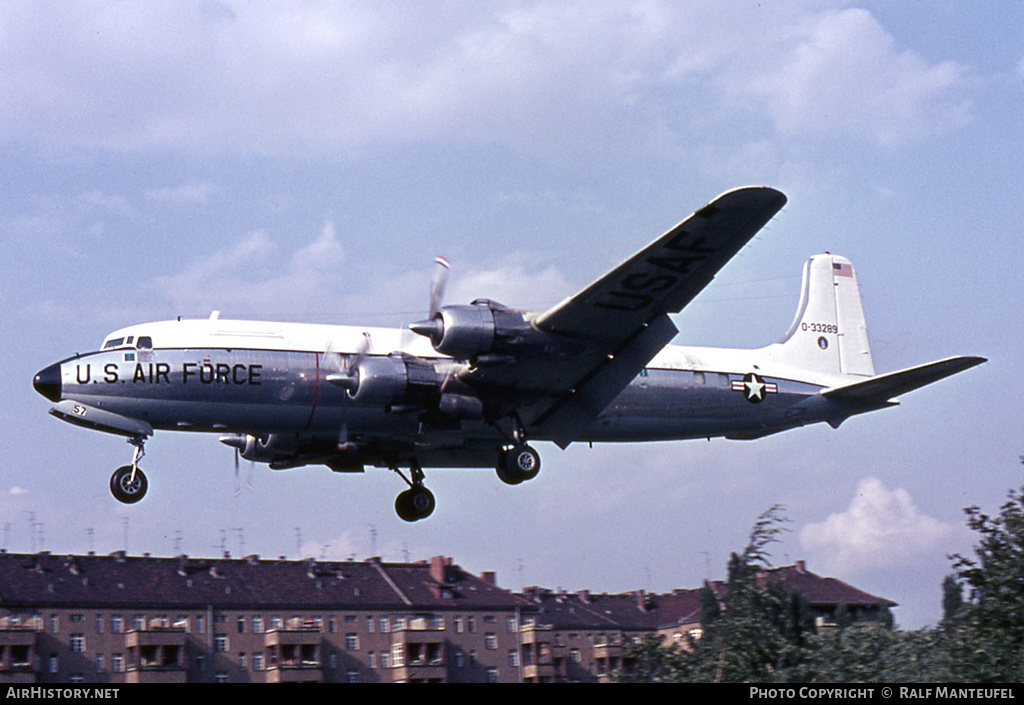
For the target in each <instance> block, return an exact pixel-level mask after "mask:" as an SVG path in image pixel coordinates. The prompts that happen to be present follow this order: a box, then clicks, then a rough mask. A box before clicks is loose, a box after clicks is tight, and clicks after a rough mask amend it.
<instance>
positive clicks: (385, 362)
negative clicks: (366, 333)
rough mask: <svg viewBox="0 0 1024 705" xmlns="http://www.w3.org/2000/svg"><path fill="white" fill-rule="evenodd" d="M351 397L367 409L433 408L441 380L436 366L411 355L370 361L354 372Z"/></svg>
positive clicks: (396, 355) (393, 355) (349, 392)
mask: <svg viewBox="0 0 1024 705" xmlns="http://www.w3.org/2000/svg"><path fill="white" fill-rule="evenodd" d="M353 377H354V380H353V383H352V385H351V386H350V388H349V391H348V394H349V396H350V397H351V398H352V399H353V400H354V401H355V402H356V403H358V404H362V405H364V406H374V407H382V408H384V409H393V408H395V407H399V406H404V405H409V406H433V405H434V404H436V402H437V398H438V396H439V395H440V390H441V380H440V379H439V377H438V374H437V371H436V370H435V369H434V365H433V364H432V363H430V362H427V361H424V360H420V359H419V358H416V357H413V356H411V355H401V354H392V355H388V356H387V357H376V356H375V357H367V358H365V359H364V360H362V361H361V362H360V363H359V364H358V365H357V366H356V368H355V370H354V371H353Z"/></svg>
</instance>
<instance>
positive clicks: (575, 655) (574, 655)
mask: <svg viewBox="0 0 1024 705" xmlns="http://www.w3.org/2000/svg"><path fill="white" fill-rule="evenodd" d="M569 660H570V661H572V662H573V663H579V662H580V650H579V649H569Z"/></svg>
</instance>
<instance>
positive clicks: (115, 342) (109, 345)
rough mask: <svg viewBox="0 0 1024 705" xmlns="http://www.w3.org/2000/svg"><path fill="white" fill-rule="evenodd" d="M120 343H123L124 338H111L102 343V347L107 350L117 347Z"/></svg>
mask: <svg viewBox="0 0 1024 705" xmlns="http://www.w3.org/2000/svg"><path fill="white" fill-rule="evenodd" d="M122 345H124V338H111V339H110V340H108V341H107V342H105V343H104V344H103V349H104V350H109V349H110V348H117V347H120V346H122Z"/></svg>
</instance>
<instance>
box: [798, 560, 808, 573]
mask: <svg viewBox="0 0 1024 705" xmlns="http://www.w3.org/2000/svg"><path fill="white" fill-rule="evenodd" d="M796 572H797V573H806V572H807V562H806V561H797V562H796Z"/></svg>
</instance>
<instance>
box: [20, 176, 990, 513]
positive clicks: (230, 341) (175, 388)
mask: <svg viewBox="0 0 1024 705" xmlns="http://www.w3.org/2000/svg"><path fill="white" fill-rule="evenodd" d="M785 203H786V197H785V196H784V195H783V194H782V193H781V192H779V191H777V190H775V189H772V188H768V187H756V186H755V187H744V188H738V189H734V190H732V191H728V192H726V193H724V194H722V195H721V196H719V197H718V198H716V199H714V200H713V201H711V202H710V203H709V204H708V205H706V206H704V207H703V208H700V209H699V210H697V211H696V212H695V213H693V215H691V216H690V217H689V218H687V219H685V220H684V221H682V222H681V223H680V224H678V225H677V226H675V227H674V228H672V229H671V230H669V231H668V232H667V233H665V234H664V235H662V236H661V237H659V238H657V239H656V240H654V241H653V242H652V243H651V244H649V245H647V246H646V247H644V248H643V249H641V250H640V251H639V252H637V253H636V254H635V255H633V256H632V257H630V258H629V259H627V260H626V261H625V262H623V263H622V264H620V265H619V266H617V267H615V268H614V269H612V270H611V271H610V272H608V273H607V274H605V275H604V276H602V277H600V278H599V279H597V280H596V281H594V282H593V283H592V284H590V285H589V286H587V287H586V288H584V289H583V290H581V291H579V292H578V293H576V294H574V295H573V296H570V297H569V298H567V299H565V300H564V301H562V302H561V303H559V304H557V305H555V306H554V307H552V308H550V309H548V310H547V311H543V312H539V313H537V312H528V311H521V310H516V309H512V308H508V307H506V306H504V305H502V304H500V303H497V302H496V301H492V300H488V299H477V300H475V301H473V302H472V303H470V304H468V305H450V306H442V305H441V299H442V297H443V290H444V286H445V282H446V279H447V273H448V269H449V265H448V263H447V261H446V260H444V259H443V258H438V269H437V272H438V275H437V276H435V279H434V282H433V284H432V289H431V294H430V303H429V307H428V317H427V318H426V319H425V320H423V321H419V322H416V323H413V324H411V325H409V326H408V327H407V328H398V329H385V328H363V327H354V326H341V325H319V324H317V325H314V324H302V323H274V322H266V321H249V320H227V319H222V318H220V315H219V313H218V312H214V313H213V314H212V315H211V316H210V317H209V318H208V319H186V320H182V319H178V320H172V321H162V322H155V323H145V324H141V325H133V326H129V327H127V328H122V329H120V330H117V331H115V332H113V333H111V334H110V335H108V336H107V337H106V338H105V339H104V341H103V344H102V345H101V346H100V349H99V350H96V351H94V352H89V353H84V354H76V355H74V356H73V357H69V358H67V359H64V360H62V361H60V362H57V363H55V364H52V365H50V366H48V367H46V368H45V369H43V370H41V371H40V372H39V373H38V374H37V375H36V376H35V378H34V381H33V384H34V387H35V389H36V390H37V391H38V392H39V393H40V394H42V395H43V396H44V397H46V398H47V399H49V400H51V401H52V402H55V403H54V405H53V406H52V408H51V409H50V413H51V414H52V415H53V416H55V417H57V418H58V419H61V420H63V421H67V422H70V423H72V424H75V425H78V426H83V427H86V428H92V429H96V430H99V431H103V432H106V433H110V434H115V435H120V436H124V437H126V438H127V440H128V442H129V443H130V444H131V445H132V446H133V447H134V452H133V457H132V461H131V463H130V464H128V465H123V466H121V467H119V468H117V470H115V471H114V473H113V475H112V476H111V478H110V489H111V492H112V494H113V495H114V497H115V498H116V499H117V500H119V501H121V502H124V503H129V504H130V503H134V502H138V501H139V500H141V499H142V498H143V496H144V495H145V494H146V490H147V487H148V480H147V478H146V475H145V474H144V473H143V472H142V470H141V469H140V468H139V461H140V460H141V458H142V456H143V455H144V452H145V450H144V446H145V442H146V440H147V439H148V438H149V437H150V436H152V435H153V433H154V431H156V430H170V431H193V432H205V433H216V434H220V440H221V441H222V442H223V443H225V444H227V445H228V446H231V447H233V448H235V449H236V462H237V458H238V456H239V455H240V456H241V457H242V458H244V459H246V460H250V461H254V462H261V463H269V465H270V467H271V468H272V469H276V470H283V469H290V468H298V467H302V466H306V465H326V466H327V467H328V468H330V469H331V470H333V471H335V472H362V471H363V470H364V468H365V467H366V466H375V467H382V468H389V469H391V470H393V471H395V472H396V473H397V474H398V475H399V476H400V477H401V478H402V479H403V480H404V482H405V484H406V485H407V488H406V489H404V490H403V491H402V492H401V493H400V494H399V495H398V497H397V498H396V500H395V510H396V512H397V513H398V515H399V517H401V518H402V519H403V520H405V521H410V522H412V521H417V520H420V519H423V518H425V517H427V516H429V515H430V514H431V513H432V512H433V511H434V507H435V504H436V502H435V498H434V495H433V494H432V493H431V491H430V490H429V489H427V487H426V486H425V484H424V480H425V476H424V472H423V469H424V468H488V467H490V468H495V469H496V471H497V474H498V477H499V478H500V479H501V480H502V481H503V482H505V483H507V484H510V485H516V484H519V483H522V482H524V481H527V480H530V479H532V478H534V477H535V476H536V475H537V474H538V472H539V470H540V464H541V459H540V455H539V454H538V453H537V451H536V450H535V449H534V447H533V446H532V445H530V442H532V441H550V442H554V443H555V444H556V445H557V446H559V447H561V448H563V449H564V448H566V447H568V446H569V445H570V444H571V443H575V442H588V443H594V442H638V441H657V440H678V439H692V438H708V439H710V438H712V437H725V438H728V439H746V440H751V439H757V438H762V437H764V436H768V435H770V434H774V433H779V432H781V431H785V430H788V429H792V428H797V427H800V426H805V425H807V424H812V423H819V422H825V423H828V424H829V425H830V426H832V427H833V428H838V427H839V425H840V424H841V423H843V421H845V420H846V419H847V418H849V417H851V416H854V415H856V414H862V413H865V412H868V411H874V410H877V409H882V408H885V407H889V406H893V405H895V404H897V403H898V401H897V400H896V397H898V396H900V395H902V394H904V393H906V392H909V391H912V390H914V389H917V388H919V387H922V386H924V385H927V384H930V383H932V382H935V381H938V380H940V379H943V378H945V377H948V376H950V375H953V374H956V373H959V372H962V371H964V370H967V369H969V368H971V367H974V366H975V365H979V364H981V363H983V362H986V360H985V359H984V358H981V357H967V356H960V357H950V358H946V359H943V360H938V361H936V362H930V363H927V364H924V365H919V366H916V367H911V368H908V369H904V370H900V371H897V372H890V373H887V374H881V375H876V374H875V370H874V365H873V362H872V358H871V350H870V346H869V344H868V334H867V327H866V324H865V319H864V312H863V308H862V306H861V301H860V293H859V289H858V286H857V277H856V275H855V272H854V269H853V265H852V264H851V263H850V261H849V260H848V259H846V258H844V257H841V256H838V255H834V254H828V253H826V254H821V255H815V256H814V257H811V258H810V260H809V261H808V262H807V263H806V264H805V266H804V270H803V283H802V292H801V298H800V303H799V307H798V310H797V313H796V317H795V319H794V321H793V324H792V325H791V327H790V329H789V331H788V332H787V333H786V334H785V336H784V337H783V338H782V340H781V342H778V343H774V344H771V345H768V346H767V347H762V348H759V349H752V350H736V349H721V348H697V347H684V346H677V345H670V344H669V343H670V341H671V340H672V339H673V338H674V337H675V336H676V334H677V333H678V330H677V329H676V326H675V325H674V323H673V322H672V320H671V318H670V314H673V313H678V312H680V311H681V310H682V309H683V308H684V307H685V306H686V305H687V304H689V303H690V302H691V301H692V300H693V299H694V297H696V296H697V295H698V294H699V293H700V292H701V291H702V290H703V289H704V288H705V287H706V286H707V285H708V284H709V283H710V282H711V281H712V279H713V278H714V276H715V274H716V273H717V272H718V271H719V270H720V269H721V268H722V267H723V266H724V265H725V264H726V263H727V262H728V261H729V260H730V259H731V258H732V257H733V256H734V255H735V254H736V253H737V252H739V250H740V249H741V248H742V247H743V246H744V245H745V244H746V243H747V242H748V241H749V240H750V239H751V238H752V237H753V236H754V235H755V234H756V233H757V232H758V231H759V230H760V229H761V228H762V227H763V226H764V225H765V224H766V223H767V222H768V221H769V220H770V219H771V218H772V217H773V216H774V215H775V214H776V213H777V212H778V211H779V210H780V209H781V208H782V207H783V205H784V204H785ZM405 469H407V470H408V476H406V474H405V473H404V472H403V470H405Z"/></svg>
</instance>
